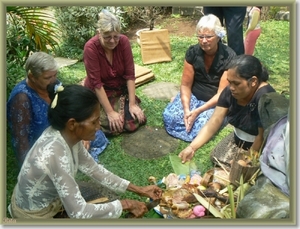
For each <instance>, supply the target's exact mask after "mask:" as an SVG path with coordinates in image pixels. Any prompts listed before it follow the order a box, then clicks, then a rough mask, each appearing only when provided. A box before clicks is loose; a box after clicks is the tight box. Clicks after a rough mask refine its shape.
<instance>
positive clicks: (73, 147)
mask: <svg viewBox="0 0 300 229" xmlns="http://www.w3.org/2000/svg"><path fill="white" fill-rule="evenodd" d="M47 89H48V92H49V97H50V98H51V101H52V102H51V105H50V107H49V110H48V117H49V122H50V126H49V127H48V128H46V130H45V131H44V132H43V133H42V135H41V136H40V137H39V138H38V140H37V141H36V143H35V144H34V145H33V147H32V148H31V149H30V150H29V152H28V154H27V157H26V158H25V161H24V163H23V165H22V168H21V171H20V173H19V176H18V182H17V184H16V186H15V188H14V192H13V195H12V198H11V204H10V206H9V211H10V213H11V216H12V217H13V218H35V219H38V218H40V219H41V218H53V217H55V216H56V215H57V213H59V212H60V211H61V209H62V208H63V209H64V210H65V211H66V213H67V215H68V216H69V217H70V218H77V219H79V218H119V217H120V216H121V214H122V211H123V210H125V211H129V212H131V213H133V215H134V216H135V217H141V216H143V215H144V213H145V212H147V207H146V205H145V203H143V202H139V201H136V200H129V199H124V200H114V201H112V202H108V203H101V204H91V203H87V202H86V201H85V199H84V198H83V196H82V195H81V192H80V189H79V186H78V184H77V183H76V180H75V176H76V173H77V171H78V170H79V171H81V172H82V173H84V174H86V175H87V176H89V177H91V178H93V179H94V180H95V181H97V182H99V183H100V184H101V185H103V186H105V187H107V188H109V189H111V190H114V191H115V192H119V193H124V192H125V191H126V190H128V191H131V192H134V193H137V194H138V195H140V196H145V197H149V198H152V199H154V200H155V199H158V198H160V197H161V194H162V190H161V189H160V188H158V187H157V186H155V185H150V186H144V187H140V186H136V185H134V184H132V183H130V181H127V180H125V179H122V178H120V177H119V176H117V175H115V174H113V173H111V172H110V171H108V170H106V169H105V168H104V167H103V166H102V165H100V164H97V163H96V162H95V160H94V159H93V158H92V156H91V155H90V154H89V153H88V151H87V150H86V148H85V147H84V145H83V142H82V140H93V139H94V138H95V134H96V132H97V131H98V130H99V128H100V122H99V120H100V104H99V101H98V99H97V96H96V94H95V93H94V92H93V91H91V90H90V89H88V88H85V87H83V86H80V85H69V86H65V87H63V86H62V85H61V84H58V85H57V84H56V85H55V84H50V85H49V86H48V88H47Z"/></svg>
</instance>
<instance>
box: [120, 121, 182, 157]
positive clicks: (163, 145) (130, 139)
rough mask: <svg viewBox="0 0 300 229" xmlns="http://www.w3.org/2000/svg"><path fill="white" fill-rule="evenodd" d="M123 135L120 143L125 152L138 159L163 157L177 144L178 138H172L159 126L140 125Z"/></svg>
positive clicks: (172, 150) (174, 148)
mask: <svg viewBox="0 0 300 229" xmlns="http://www.w3.org/2000/svg"><path fill="white" fill-rule="evenodd" d="M123 136H124V138H123V141H122V143H121V145H122V148H123V149H124V151H125V153H126V154H128V155H130V156H133V157H136V158H140V159H153V158H159V157H163V156H165V155H168V154H169V153H172V152H174V151H175V150H177V148H178V146H179V139H176V138H173V137H172V136H171V135H169V134H168V133H167V132H166V130H165V129H164V128H161V127H151V126H142V127H140V128H139V129H138V130H136V131H135V132H133V133H124V134H123Z"/></svg>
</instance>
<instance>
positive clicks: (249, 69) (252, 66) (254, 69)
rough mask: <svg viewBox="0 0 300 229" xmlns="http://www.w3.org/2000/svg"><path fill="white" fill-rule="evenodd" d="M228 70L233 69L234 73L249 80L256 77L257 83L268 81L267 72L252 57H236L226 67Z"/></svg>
mask: <svg viewBox="0 0 300 229" xmlns="http://www.w3.org/2000/svg"><path fill="white" fill-rule="evenodd" d="M228 69H235V71H236V73H237V74H238V75H239V76H240V77H242V78H244V79H246V80H249V79H251V78H252V77H253V76H256V77H257V79H258V81H259V82H262V81H267V80H268V79H269V73H268V70H267V69H266V68H265V67H264V66H263V65H262V64H261V62H260V60H259V59H258V58H257V57H255V56H252V55H246V54H242V55H239V56H236V57H235V58H234V59H232V61H231V62H230V63H229V65H228Z"/></svg>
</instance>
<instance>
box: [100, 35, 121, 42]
mask: <svg viewBox="0 0 300 229" xmlns="http://www.w3.org/2000/svg"><path fill="white" fill-rule="evenodd" d="M102 38H103V40H105V41H110V40H111V39H114V40H115V41H118V40H119V39H120V35H117V36H107V37H104V36H102Z"/></svg>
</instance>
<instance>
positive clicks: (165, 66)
mask: <svg viewBox="0 0 300 229" xmlns="http://www.w3.org/2000/svg"><path fill="white" fill-rule="evenodd" d="M261 26H262V28H263V32H262V34H261V36H260V37H259V39H258V42H257V45H256V50H255V54H254V55H255V56H257V57H258V58H259V59H260V60H261V61H262V63H263V64H264V65H266V66H267V68H268V69H269V72H270V80H269V82H270V83H271V84H272V85H273V87H274V88H275V89H276V90H277V91H278V92H282V91H284V92H287V94H288V95H289V91H290V61H289V60H290V43H289V41H290V28H289V22H287V21H264V22H261ZM170 39H171V50H172V61H171V62H165V63H157V64H151V65H147V67H148V68H150V69H151V70H152V72H153V73H154V75H155V81H156V82H173V83H177V84H180V80H181V74H182V69H183V60H184V56H185V51H186V50H187V48H188V47H189V46H190V45H192V44H195V43H197V40H196V39H195V38H191V37H176V36H171V37H170ZM132 49H133V54H134V61H135V63H136V64H138V65H142V66H143V63H142V60H141V54H140V47H139V45H138V44H137V43H135V42H134V43H132ZM84 77H85V69H84V65H83V63H82V62H79V63H77V64H75V65H72V66H70V67H64V68H62V69H61V71H60V76H59V78H60V80H61V81H62V82H64V83H65V84H68V83H77V82H79V81H81V80H82V79H83V78H84ZM292 77H293V76H292ZM146 85H147V84H145V85H142V86H140V87H138V88H137V89H136V93H137V95H138V96H139V97H140V98H141V100H142V103H141V106H142V107H143V108H144V109H145V113H146V116H147V120H148V122H147V125H148V126H153V127H154V126H156V127H163V121H162V112H163V110H164V108H165V107H166V105H167V104H168V102H169V101H168V100H165V101H164V100H155V99H150V98H148V97H146V96H145V95H143V92H142V90H143V88H144V87H145V86H146ZM230 131H231V128H230V127H225V128H224V129H223V130H222V131H220V132H219V133H218V134H217V135H216V136H215V137H214V138H213V139H212V140H211V141H210V142H209V143H207V144H206V145H204V146H203V147H202V148H201V149H199V150H198V151H197V153H196V156H195V161H196V162H197V164H198V165H200V171H201V172H202V174H203V173H205V172H206V171H207V170H208V169H209V168H210V167H211V166H212V164H211V162H210V160H209V154H210V151H211V150H212V149H213V147H214V146H215V145H216V144H217V143H218V142H219V141H220V140H221V139H222V138H223V137H224V136H226V135H227V134H228V133H229V132H230ZM109 140H110V144H109V145H108V147H107V148H106V149H105V151H104V152H103V153H102V154H101V155H100V156H99V161H100V163H101V164H103V165H104V166H105V167H106V168H107V169H108V170H110V171H112V172H113V173H115V174H117V175H119V176H121V177H123V178H125V179H128V180H130V181H131V182H133V183H134V184H137V185H147V184H148V177H149V176H155V177H157V178H158V179H160V178H162V177H164V176H166V175H168V174H169V173H171V172H173V168H172V165H171V163H170V160H169V156H168V155H167V156H164V157H161V158H158V159H152V160H144V159H138V158H134V157H131V156H129V155H127V154H126V153H125V152H124V150H123V149H122V148H121V142H122V140H123V136H122V135H120V136H117V137H113V138H110V139H109ZM145 141H147V139H145ZM187 144H188V143H186V142H184V141H181V142H180V144H179V147H178V148H177V149H176V150H174V152H171V153H170V154H174V155H178V154H179V152H180V151H181V150H182V149H183V148H184V147H186V146H187ZM149 147H151V145H149ZM6 160H7V186H6V190H7V193H6V198H7V205H8V204H9V202H10V198H11V194H12V191H13V187H14V185H15V184H16V179H17V172H18V170H17V166H16V163H15V158H14V155H13V153H12V151H11V147H10V137H9V135H8V138H7V158H6ZM78 178H79V179H84V177H83V176H80V174H79V175H78ZM121 197H122V198H132V199H137V200H140V201H145V200H146V199H145V198H141V197H139V196H137V195H136V194H133V193H130V192H127V193H125V194H123V195H122V196H121Z"/></svg>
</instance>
